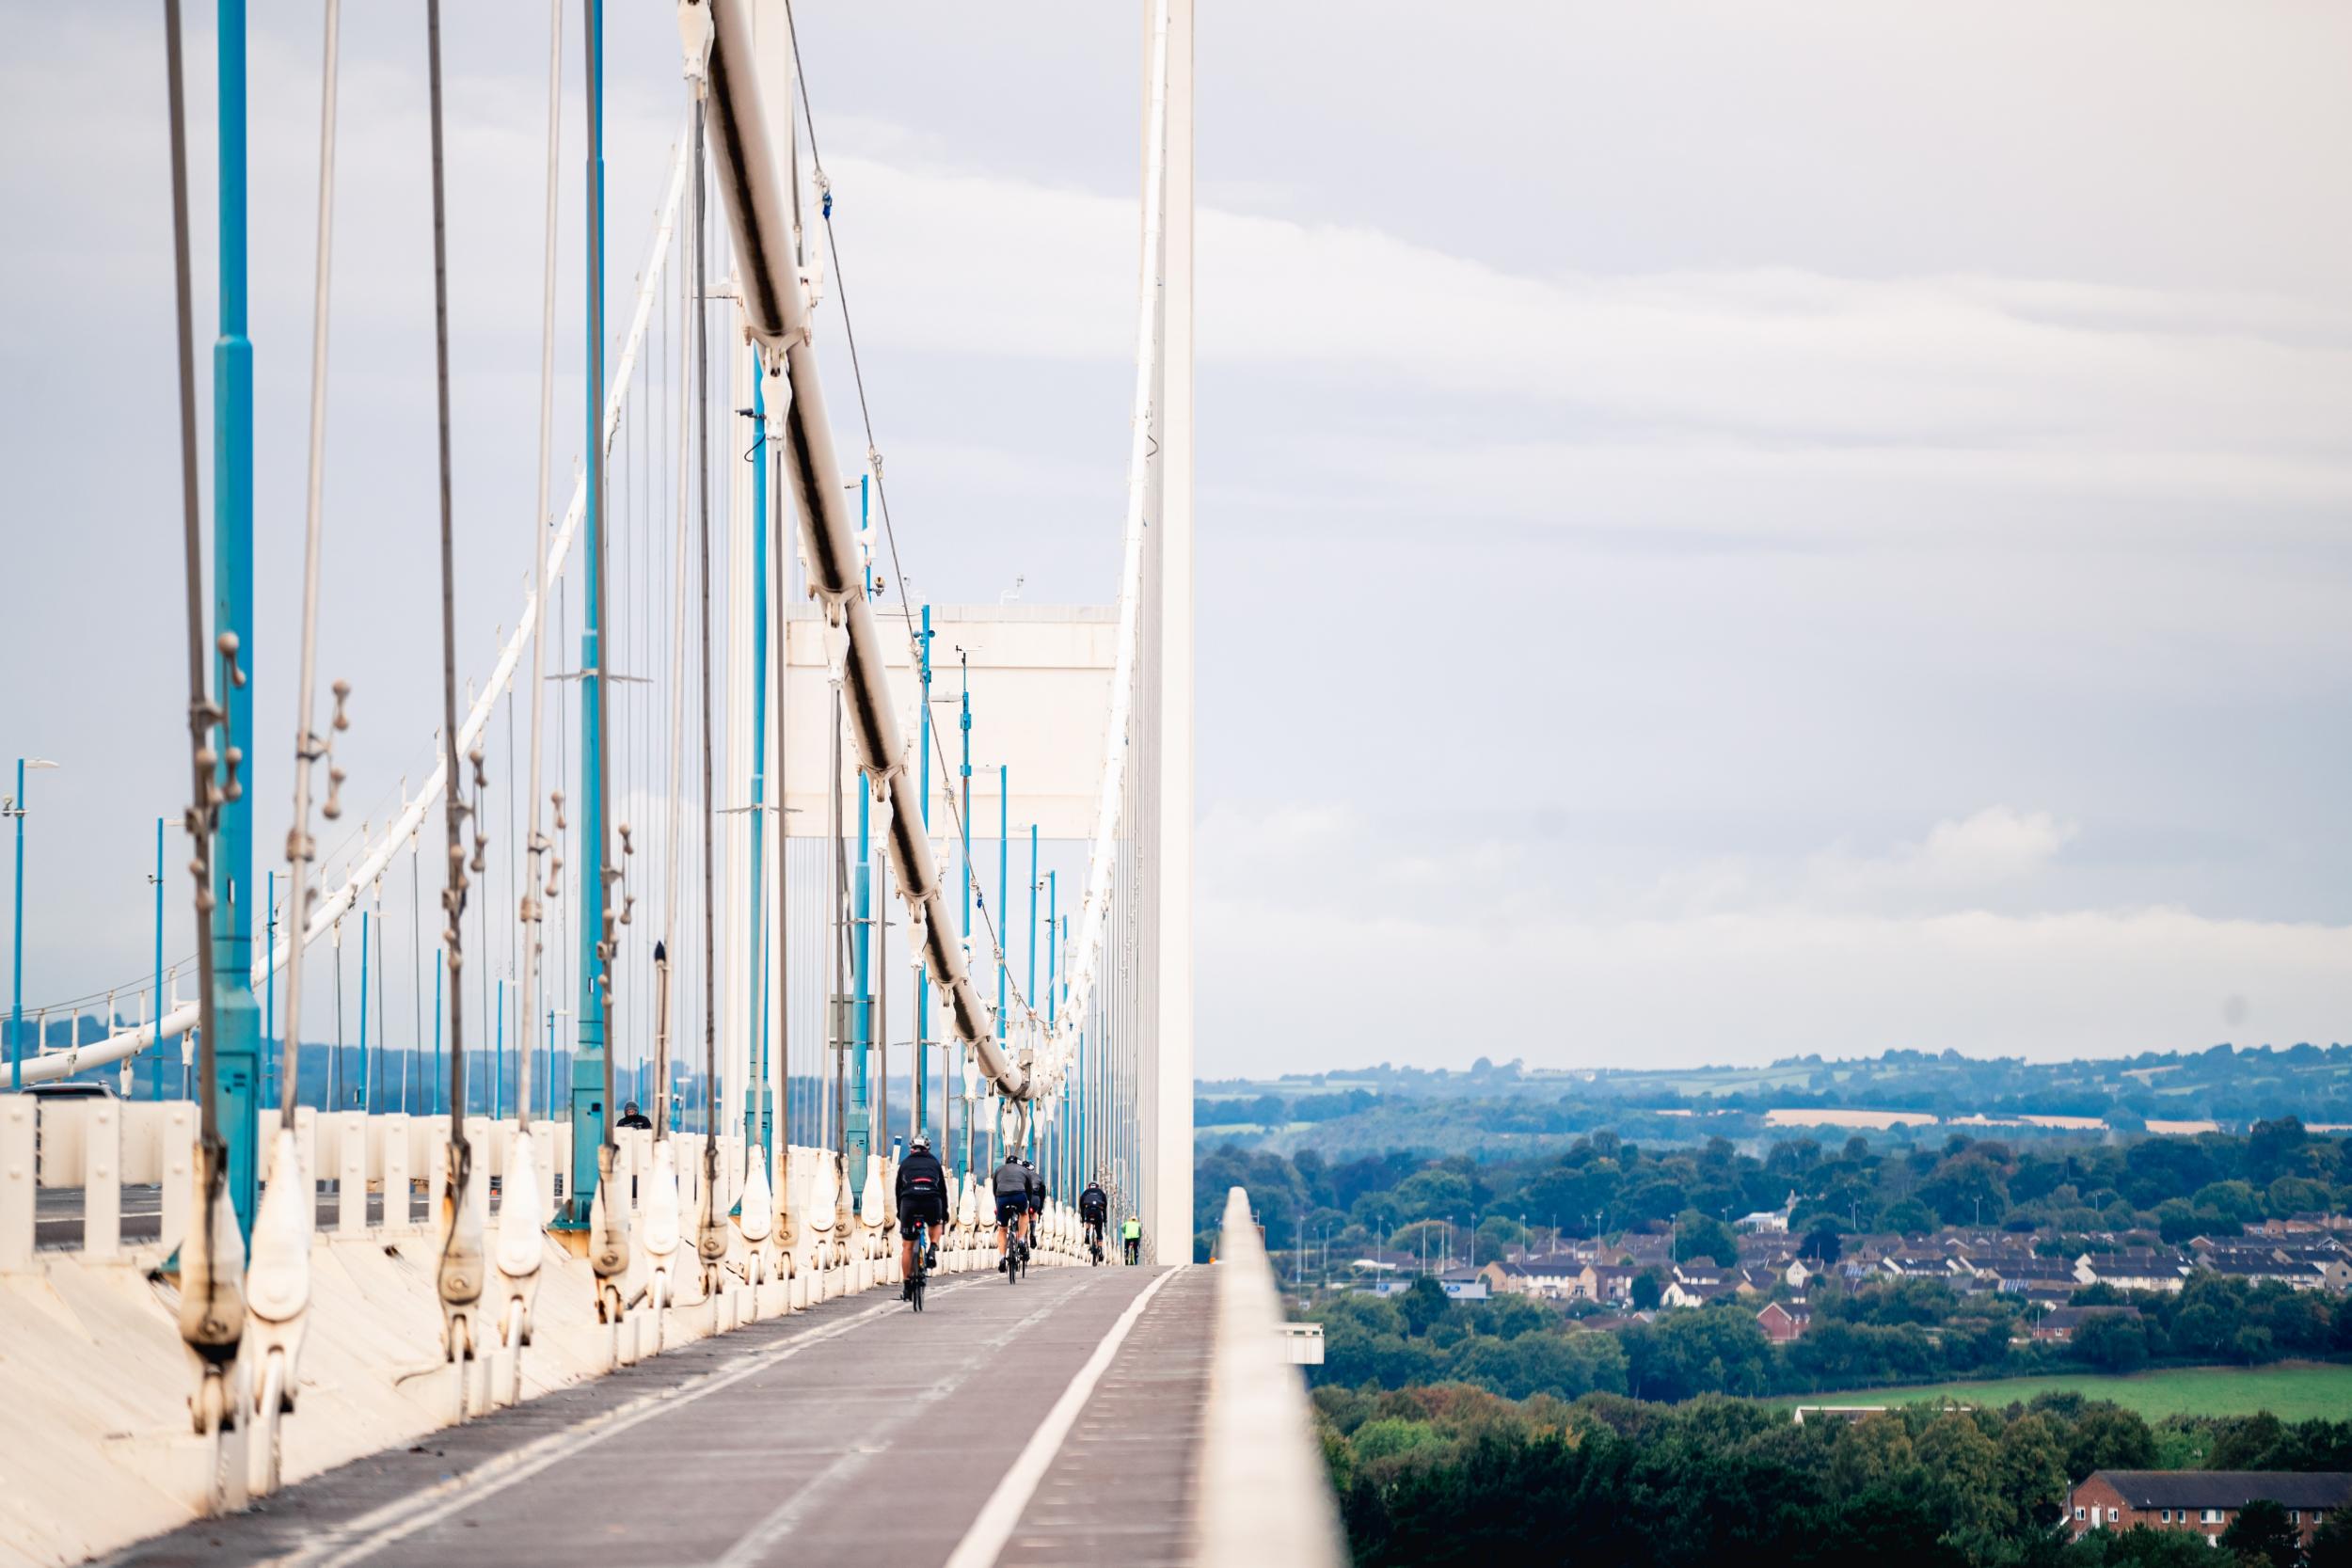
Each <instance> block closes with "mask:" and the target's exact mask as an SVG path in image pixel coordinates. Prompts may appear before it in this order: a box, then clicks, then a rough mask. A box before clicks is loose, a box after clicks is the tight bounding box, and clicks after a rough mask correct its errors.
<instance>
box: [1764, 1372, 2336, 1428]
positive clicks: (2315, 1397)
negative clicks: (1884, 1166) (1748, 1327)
mask: <svg viewBox="0 0 2352 1568" xmlns="http://www.w3.org/2000/svg"><path fill="white" fill-rule="evenodd" d="M2054 1388H2071V1389H2074V1390H2077V1391H2079V1392H2081V1393H2083V1394H2085V1395H2087V1396H2089V1397H2090V1398H2091V1399H2100V1400H2112V1401H2114V1402H2116V1403H2117V1404H2120V1405H2122V1406H2123V1407H2124V1408H2125V1409H2127V1410H2136V1411H2137V1412H2138V1413H2139V1414H2140V1415H2141V1416H2143V1417H2145V1418H2147V1419H2148V1420H2150V1421H2159V1420H2162V1419H2163V1418H2165V1417H2167V1416H2175V1415H2181V1416H2250V1415H2252V1414H2253V1413H2254V1412H2256V1411H2258V1410H2267V1411H2269V1412H2270V1413H2271V1414H2272V1415H2274V1416H2277V1417H2279V1418H2280V1419H2282V1420H2289V1421H2300V1420H2306V1419H2309V1418H2312V1417H2314V1416H2324V1417H2327V1418H2329V1419H2331V1420H2338V1421H2340V1420H2344V1419H2345V1418H2347V1417H2352V1366H2339V1365H2336V1364H2334V1363H2328V1362H2309V1361H2281V1362H2278V1363H2275V1364H2273V1365H2271V1366H2267V1367H2183V1368H2178V1369H2172V1370H2165V1371H2156V1372H2137V1373H2135V1374H2133V1375H2132V1376H2130V1377H2106V1376H2102V1375H2100V1374H2099V1373H2096V1372H2079V1373H2076V1372H2061V1373H2057V1374H2053V1375H2051V1376H2048V1377H2011V1378H2002V1379H2000V1380H1998V1381H1995V1382H1990V1383H1936V1384H1920V1385H1913V1386H1906V1387H1900V1388H1849V1389H1845V1390H1842V1391H1840V1392H1837V1393H1831V1394H1806V1395H1804V1396H1802V1397H1799V1398H1787V1399H1778V1400H1774V1401H1773V1403H1775V1404H1780V1405H1794V1404H1911V1403H1915V1402H1919V1401H1922V1400H1937V1401H1942V1400H1957V1401H1959V1402H1961V1403H1963V1404H1976V1405H1992V1406H1999V1405H2006V1404H2010V1403H2011V1402H2017V1401H2023V1400H2030V1399H2032V1398H2033V1397H2034V1396H2035V1395H2036V1394H2043V1393H2048V1392H2049V1391H2050V1390H2052V1389H2054Z"/></svg>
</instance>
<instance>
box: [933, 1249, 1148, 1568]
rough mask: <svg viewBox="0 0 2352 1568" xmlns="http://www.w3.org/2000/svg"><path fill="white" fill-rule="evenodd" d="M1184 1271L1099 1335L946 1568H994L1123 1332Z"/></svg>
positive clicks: (1142, 1298) (1139, 1299) (1124, 1335)
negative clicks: (1097, 1342) (1099, 1342)
mask: <svg viewBox="0 0 2352 1568" xmlns="http://www.w3.org/2000/svg"><path fill="white" fill-rule="evenodd" d="M1189 1266H1190V1265H1188V1264H1182V1263H1180V1264H1178V1265H1177V1266H1176V1267H1175V1268H1172V1269H1170V1270H1168V1272H1167V1273H1166V1274H1164V1275H1160V1277H1159V1278H1157V1279H1155V1280H1153V1281H1152V1283H1151V1284H1149V1285H1146V1286H1145V1287H1144V1288H1143V1291H1142V1293H1141V1294H1139V1295H1137V1296H1136V1299H1135V1300H1133V1301H1131V1302H1129V1303H1128V1304H1127V1310H1126V1311H1124V1312H1121V1313H1120V1315H1119V1321H1118V1322H1117V1323H1113V1324H1111V1331H1110V1332H1109V1333H1108V1334H1105V1335H1104V1336H1103V1342H1102V1343H1101V1344H1099V1345H1097V1346H1095V1347H1094V1354H1092V1355H1090V1356H1089V1357H1088V1358H1087V1364H1086V1365H1085V1366H1083V1367H1081V1368H1079V1369H1078V1375H1077V1376H1076V1377H1073V1378H1072V1379H1071V1380H1070V1386H1069V1387H1067V1388H1065V1389H1063V1390H1062V1392H1061V1398H1060V1399H1058V1400H1056V1401H1055V1402H1054V1408H1053V1409H1051V1410H1049V1411H1047V1412H1046V1413H1045V1419H1043V1420H1042V1421H1040V1422H1039V1423H1038V1428H1037V1431H1036V1432H1035V1433H1032V1434H1031V1436H1030V1438H1029V1442H1028V1446H1027V1447H1026V1448H1025V1449H1022V1450H1021V1457H1020V1458H1018V1459H1016V1460H1014V1461H1013V1462H1012V1468H1011V1469H1009V1470H1007V1471H1006V1472H1005V1479H1004V1480H1002V1481H998V1482H997V1483H996V1490H995V1491H993V1492H992V1493H990V1494H989V1498H988V1501H986V1502H985V1503H982V1504H981V1505H980V1512H979V1515H978V1516H977V1518H975V1519H974V1520H973V1521H972V1528H970V1529H968V1530H966V1531H965V1532H964V1536H963V1539H962V1540H961V1541H959V1542H957V1543H956V1549H955V1550H954V1551H953V1552H951V1553H950V1554H948V1558H947V1562H946V1568H995V1562H996V1557H997V1554H998V1553H1000V1552H1002V1551H1003V1550H1004V1549H1005V1543H1006V1542H1007V1541H1009V1540H1010V1539H1011V1538H1012V1528H1013V1527H1014V1526H1015V1525H1017V1524H1019V1523H1020V1522H1021V1511H1022V1510H1023V1509H1025V1508H1026V1507H1028V1506H1029V1498H1030V1497H1033V1496H1035V1495H1036V1493H1037V1483H1038V1482H1039V1481H1042V1480H1044V1479H1045V1472H1046V1470H1047V1469H1048V1468H1049V1467H1050V1466H1051V1465H1053V1463H1054V1456H1055V1455H1056V1454H1057V1453H1059V1452H1060V1451H1061V1445H1062V1439H1063V1438H1065V1437H1067V1436H1069V1435H1070V1429H1071V1428H1072V1427H1073V1425H1075V1424H1076V1423H1077V1419H1078V1412H1080V1411H1081V1410H1084V1409H1085V1408H1086V1402H1087V1400H1088V1398H1089V1396H1090V1395H1092V1394H1093V1392H1094V1386H1095V1385H1096V1384H1098V1383H1100V1382H1102V1381H1103V1373H1104V1371H1106V1370H1109V1368H1110V1364H1111V1357H1112V1356H1114V1355H1116V1354H1119V1347H1120V1344H1121V1343H1123V1342H1124V1341H1125V1340H1126V1338H1127V1331H1128V1330H1129V1329H1131V1328H1133V1327H1135V1326H1136V1319H1137V1318H1140V1317H1142V1316H1143V1309H1144V1307H1147V1306H1149V1305H1150V1304H1151V1301H1152V1297H1153V1296H1155V1295H1157V1294H1159V1291H1160V1287H1161V1286H1163V1285H1165V1284H1167V1283H1168V1281H1169V1280H1171V1279H1173V1278H1175V1277H1176V1275H1178V1274H1180V1273H1182V1272H1183V1271H1184V1269H1185V1268H1187V1267H1189Z"/></svg>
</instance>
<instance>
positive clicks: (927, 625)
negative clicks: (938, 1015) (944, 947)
mask: <svg viewBox="0 0 2352 1568" xmlns="http://www.w3.org/2000/svg"><path fill="white" fill-rule="evenodd" d="M915 651H916V655H917V657H918V658H919V659H920V661H921V664H922V675H923V710H922V717H921V718H920V719H919V720H917V721H916V722H915V726H914V729H915V736H916V742H915V743H916V745H917V746H918V747H919V748H920V749H921V751H922V753H923V771H922V774H921V775H920V776H921V778H922V781H923V833H924V836H926V837H929V836H930V831H931V607H930V606H929V605H925V606H924V607H923V636H922V640H921V641H918V642H916V643H915ZM915 958H916V960H917V967H916V969H915V971H914V1124H915V1125H916V1126H917V1127H920V1126H921V1125H922V1124H923V1120H924V1118H925V1117H929V1116H930V1107H931V1101H930V1047H929V1046H928V1045H927V1044H925V1043H924V1042H925V1041H927V1040H928V1039H930V1033H931V976H930V970H929V969H927V968H924V967H922V966H921V962H920V960H921V958H922V955H921V954H920V953H918V954H916V955H915ZM941 1131H942V1134H943V1135H945V1132H946V1129H945V1126H944V1124H943V1126H942V1129H941Z"/></svg>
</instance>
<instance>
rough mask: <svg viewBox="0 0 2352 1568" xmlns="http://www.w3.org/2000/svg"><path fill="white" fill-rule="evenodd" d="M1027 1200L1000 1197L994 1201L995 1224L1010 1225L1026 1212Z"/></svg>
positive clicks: (1027, 1207) (1023, 1198)
mask: <svg viewBox="0 0 2352 1568" xmlns="http://www.w3.org/2000/svg"><path fill="white" fill-rule="evenodd" d="M1028 1209H1029V1200H1028V1199H1027V1198H1025V1197H1000V1198H998V1199H997V1200H996V1223H997V1224H998V1225H1010V1224H1012V1223H1013V1222H1014V1221H1015V1220H1018V1219H1019V1218H1020V1217H1021V1216H1022V1215H1023V1214H1025V1213H1026V1212H1028Z"/></svg>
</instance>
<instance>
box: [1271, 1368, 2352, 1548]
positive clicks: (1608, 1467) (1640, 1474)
mask: <svg viewBox="0 0 2352 1568" xmlns="http://www.w3.org/2000/svg"><path fill="white" fill-rule="evenodd" d="M1315 1404H1316V1410H1317V1418H1318V1421H1319V1424H1320V1427H1321V1431H1322V1433H1323V1441H1324V1449H1325V1454H1326V1456H1327V1460H1328V1462H1329V1465H1330V1469H1331V1475H1332V1480H1333V1482H1334V1484H1335V1486H1336V1488H1337V1489H1338V1492H1339V1495H1340V1497H1341V1503H1342V1512H1343V1518H1344V1520H1345V1523H1346V1527H1347V1532H1348V1539H1349V1543H1350V1545H1351V1547H1352V1549H1353V1551H1354V1554H1355V1559H1356V1561H1357V1562H1358V1563H1359V1564H1362V1565H1364V1568H1387V1565H1391V1564H1396V1565H1404V1564H1417V1565H1440V1568H1441V1565H1446V1564H1477V1565H1479V1568H1519V1565H1534V1564H1550V1563H1563V1562H1569V1561H1574V1562H1577V1563H1579V1564H1582V1565H1588V1568H1615V1565H1617V1564H1625V1565H1628V1568H1632V1565H1636V1564H1639V1565H1643V1568H1647V1565H1651V1564H1658V1565H1663V1568H1680V1565H1684V1564H1689V1565H1692V1568H1696V1565H1699V1564H1715V1563H1725V1562H1756V1563H1772V1564H1791V1565H1803V1568H1814V1565H1818V1568H1842V1565H1846V1564H1853V1565H1857V1568H1859V1565H1861V1564H1866V1563H1867V1564H1873V1565H1883V1564H1884V1563H1887V1562H1890V1561H1896V1562H1901V1563H1903V1564H1905V1565H1906V1568H2124V1565H2131V1568H2175V1565H2178V1568H2188V1565H2190V1564H2197V1565H2201V1568H2215V1565H2216V1564H2226V1565H2228V1568H2296V1565H2297V1564H2298V1562H2299V1561H2300V1560H2301V1559H2300V1553H2299V1549H2298V1547H2297V1546H2296V1543H2295V1541H2294V1531H2293V1529H2292V1528H2291V1527H2290V1526H2289V1525H2288V1522H2287V1521H2286V1520H2285V1518H2284V1516H2283V1514H2282V1513H2280V1511H2277V1510H2275V1509H2274V1510H2267V1511H2265V1510H2262V1509H2249V1510H2247V1511H2246V1512H2245V1515H2244V1516H2243V1517H2242V1518H2241V1519H2240V1520H2239V1521H2238V1523H2236V1524H2234V1525H2233V1526H2232V1528H2231V1529H2230V1531H2229V1532H2228V1534H2227V1535H2225V1537H2224V1539H2223V1541H2222V1543H2221V1545H2222V1548H2223V1551H2222V1554H2220V1555H2217V1553H2216V1552H2215V1551H2214V1550H2213V1549H2212V1548H2210V1547H2208V1546H2207V1545H2206V1544H2205V1538H2204V1535H2203V1533H2202V1532H2199V1531H2174V1532H2164V1531H2158V1530H2146V1529H2140V1530H2132V1531H2106V1530H2102V1531H2094V1532H2091V1533H2090V1535H2088V1536H2086V1537H2085V1538H2084V1539H2083V1540H2082V1541H2080V1542H2076V1543H2070V1542H2069V1541H2068V1540H2067V1535H2068V1533H2069V1532H2068V1529H2067V1527H2066V1522H2065V1520H2064V1518H2063V1504H2064V1498H2065V1495H2066V1491H2067V1488H2068V1486H2069V1485H2070V1484H2071V1483H2072V1482H2073V1481H2079V1480H2080V1479H2081V1478H2083V1477H2085V1476H2087V1475H2089V1474H2090V1472H2091V1471H2093V1470H2098V1469H2117V1468H2122V1469H2153V1468H2168V1467H2184V1466H2187V1465H2201V1466H2202V1467H2208V1468H2214V1469H2260V1470H2345V1469H2352V1421H2327V1420H2311V1421H2304V1422H2300V1423H2296V1424H2292V1425H2290V1424H2288V1423H2284V1422H2281V1421H2280V1420H2279V1419H2277V1418H2275V1417H2270V1416H2255V1417H2245V1418H2204V1417H2196V1418H2192V1417H2171V1418H2167V1419H2166V1420H2165V1421H2164V1422H2163V1423H2162V1424H2161V1425H2158V1426H2155V1427H2151V1426H2150V1425H2149V1424H2148V1423H2147V1422H2146V1421H2145V1420H2143V1419H2142V1418H2140V1417H2138V1416H2137V1415H2135V1414H2133V1413H2132V1412H2130V1411H2127V1410H2122V1409H2120V1408H2119V1407H2117V1406H2115V1405H2113V1404H2108V1403H2105V1402H2095V1401H2087V1400H2085V1399H2083V1398H2082V1397H2081V1396H2079V1395H2075V1394H2050V1395H2044V1396H2042V1397H2041V1398H2039V1399H2036V1400H2035V1401H2033V1402H2032V1403H2030V1404H2026V1405H2012V1406H2010V1407H2009V1408H2008V1409H2006V1410H1998V1411H1995V1410H1960V1409H1950V1408H1947V1409H1936V1408H1933V1407H1930V1406H1915V1407H1911V1408H1908V1409H1904V1410H1899V1411H1894V1412H1889V1413H1887V1414H1884V1415H1881V1416H1874V1417H1870V1418H1865V1419H1863V1420H1860V1421H1856V1422H1852V1423H1848V1422H1843V1421H1835V1420H1831V1421H1823V1420H1819V1419H1816V1420H1813V1421H1809V1422H1806V1423H1804V1424H1802V1425H1799V1424H1797V1423H1795V1422H1792V1421H1791V1420H1790V1418H1789V1417H1788V1415H1787V1414H1786V1413H1785V1412H1780V1411H1775V1410H1772V1409H1770V1408H1767V1407H1765V1406H1762V1405H1757V1404H1753V1403H1747V1402H1738V1401H1726V1400H1716V1399H1708V1400H1700V1401H1696V1402H1692V1403H1690V1404H1686V1405H1681V1406H1664V1405H1659V1404H1650V1403H1642V1402H1634V1401H1629V1400H1625V1399H1620V1398H1613V1397H1610V1396H1605V1395H1592V1396H1587V1397H1585V1398H1583V1399H1581V1400H1579V1401H1577V1402H1573V1403H1568V1402H1561V1401H1559V1400H1555V1399H1550V1398H1548V1397H1547V1398H1536V1399H1531V1400H1527V1401H1523V1402H1513V1401H1507V1400H1502V1399H1499V1398H1497V1397H1496V1396H1494V1395H1492V1394H1489V1393H1486V1392H1484V1391H1481V1390H1478V1389H1473V1388H1467V1387H1462V1386H1436V1387H1419V1388H1413V1389H1410V1390H1406V1391H1401V1392H1391V1393H1381V1392H1368V1391H1360V1390H1354V1389H1346V1388H1324V1389H1320V1390H1318V1391H1317V1393H1316V1395H1315ZM2309 1568H2352V1511H2345V1512H2342V1513H2338V1514H2337V1515H2336V1517H2335V1518H2333V1519H2331V1520H2330V1521H2329V1522H2328V1524H2327V1525H2326V1526H2324V1527H2323V1528H2322V1529H2321V1530H2320V1532H2319V1537H2318V1540H2317V1541H2316V1542H2315V1543H2314V1544H2313V1546H2312V1552H2311V1555H2310V1558H2309Z"/></svg>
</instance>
